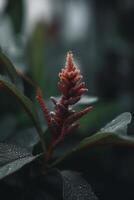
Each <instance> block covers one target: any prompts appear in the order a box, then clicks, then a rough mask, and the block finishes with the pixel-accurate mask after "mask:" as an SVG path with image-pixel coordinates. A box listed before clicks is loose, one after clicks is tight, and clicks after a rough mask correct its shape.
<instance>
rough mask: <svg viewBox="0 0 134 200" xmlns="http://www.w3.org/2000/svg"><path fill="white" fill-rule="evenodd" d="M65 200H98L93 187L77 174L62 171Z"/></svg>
mask: <svg viewBox="0 0 134 200" xmlns="http://www.w3.org/2000/svg"><path fill="white" fill-rule="evenodd" d="M61 175H62V178H63V199H64V200H76V199H79V200H98V198H97V197H96V195H95V194H94V192H93V190H92V187H91V186H90V185H89V184H88V183H87V181H86V180H85V179H84V178H83V177H82V176H81V175H80V174H79V173H77V172H73V171H62V172H61Z"/></svg>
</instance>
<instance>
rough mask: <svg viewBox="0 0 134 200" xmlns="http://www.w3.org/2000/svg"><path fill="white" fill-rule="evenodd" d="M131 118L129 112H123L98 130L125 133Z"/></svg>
mask: <svg viewBox="0 0 134 200" xmlns="http://www.w3.org/2000/svg"><path fill="white" fill-rule="evenodd" d="M131 120H132V115H131V113H129V112H125V113H123V114H121V115H119V116H118V117H116V118H115V119H114V120H112V121H111V122H110V123H108V124H107V125H106V126H105V127H103V128H102V129H101V130H100V131H101V132H110V133H117V134H121V135H126V134H127V125H128V124H130V123H131Z"/></svg>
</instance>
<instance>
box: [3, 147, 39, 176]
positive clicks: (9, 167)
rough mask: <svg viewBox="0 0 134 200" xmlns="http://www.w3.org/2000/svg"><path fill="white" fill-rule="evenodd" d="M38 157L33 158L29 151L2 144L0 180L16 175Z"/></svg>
mask: <svg viewBox="0 0 134 200" xmlns="http://www.w3.org/2000/svg"><path fill="white" fill-rule="evenodd" d="M37 157H38V156H33V155H32V154H31V152H28V151H27V149H24V148H21V147H18V146H15V145H12V144H6V143H0V179H2V178H4V177H6V176H8V175H9V174H12V173H14V172H15V171H17V170H19V169H20V168H21V167H23V166H24V165H26V164H28V163H30V162H32V161H33V160H35V159H36V158H37Z"/></svg>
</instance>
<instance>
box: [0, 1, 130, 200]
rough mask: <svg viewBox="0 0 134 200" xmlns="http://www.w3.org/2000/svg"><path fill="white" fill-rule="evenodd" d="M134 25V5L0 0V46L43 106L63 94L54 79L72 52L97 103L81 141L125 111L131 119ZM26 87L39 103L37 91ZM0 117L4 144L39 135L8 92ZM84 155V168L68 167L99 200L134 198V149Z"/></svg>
mask: <svg viewBox="0 0 134 200" xmlns="http://www.w3.org/2000/svg"><path fill="white" fill-rule="evenodd" d="M133 22H134V2H133V1H132V0H101V1H100V0H68V1H66V0H0V47H1V48H2V49H3V50H4V52H6V54H7V55H8V56H9V57H10V58H11V60H12V61H13V63H14V64H15V66H16V68H17V69H18V70H19V71H21V72H23V73H25V74H27V75H28V76H29V77H30V78H31V79H32V80H33V81H34V83H36V84H37V85H39V86H40V87H41V89H42V91H43V94H44V98H45V99H46V101H48V99H49V96H51V95H52V96H54V95H58V90H57V86H56V85H57V81H58V76H57V74H58V72H59V70H60V69H61V67H62V66H64V64H65V55H66V52H67V51H68V50H71V51H72V52H73V54H74V58H75V62H76V63H77V65H78V67H79V68H80V69H81V71H82V74H83V76H84V80H85V82H86V85H87V87H88V88H89V91H88V95H91V96H94V97H98V99H99V100H98V102H96V103H95V104H94V109H93V111H92V112H91V113H89V114H88V115H87V116H86V117H85V118H83V119H82V120H81V122H80V123H81V126H80V129H79V133H78V136H77V139H80V138H83V137H85V136H88V135H89V134H92V133H94V132H95V131H97V130H98V129H99V128H101V127H102V126H103V125H104V124H106V123H107V122H108V121H109V120H111V119H113V118H114V117H116V116H117V115H118V114H120V113H122V112H125V111H130V112H131V113H132V114H133V113H134V78H133V75H134V26H133ZM0 70H1V69H0ZM24 86H25V87H24V89H25V93H26V94H27V95H28V96H30V97H31V98H33V99H34V91H33V89H32V87H31V86H29V85H28V84H27V83H26V82H24ZM48 104H49V103H48ZM0 113H1V114H0V130H1V132H2V133H4V134H1V141H5V140H6V139H7V137H8V138H9V135H10V139H11V140H12V136H13V135H18V132H19V133H20V134H22V135H23V132H25V137H23V140H25V142H27V140H28V139H27V137H29V138H30V136H31V132H32V133H33V132H35V130H34V129H33V127H32V124H30V122H29V120H28V119H27V117H26V115H25V114H24V113H23V112H22V110H21V108H20V106H19V105H18V104H17V102H16V101H15V100H14V98H12V97H11V96H10V95H8V94H7V93H6V94H5V93H3V92H1V94H0ZM7 124H8V126H7ZM133 124H134V123H132V124H131V126H130V127H129V131H128V134H130V135H132V134H133V131H134V125H133ZM26 133H27V137H26ZM35 135H36V134H35ZM34 137H36V136H34ZM21 139H22V138H21ZM21 139H20V144H21ZM80 157H81V160H82V162H81V164H80V163H79V158H78V159H77V158H75V159H72V160H71V161H70V160H68V162H66V163H65V164H63V166H64V167H66V168H67V167H69V168H73V169H74V170H77V171H82V170H83V171H84V174H86V175H85V176H86V177H87V178H88V180H89V182H91V183H92V185H93V187H94V190H95V191H96V193H97V194H98V196H99V198H100V199H109V200H110V199H122V200H123V199H128V200H129V199H130V200H131V199H134V192H133V186H134V150H133V149H128V148H117V147H116V148H115V147H109V148H105V147H104V148H102V149H101V150H100V149H99V150H98V149H95V150H94V149H91V150H90V151H89V152H87V153H86V154H82V155H80ZM70 162H71V164H70ZM76 162H77V165H73V164H74V163H76ZM82 163H83V165H82Z"/></svg>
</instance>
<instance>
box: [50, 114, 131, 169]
mask: <svg viewBox="0 0 134 200" xmlns="http://www.w3.org/2000/svg"><path fill="white" fill-rule="evenodd" d="M130 122H131V114H130V113H128V112H126V113H123V114H121V115H119V116H118V117H117V118H115V119H114V120H113V121H112V122H110V123H109V124H108V125H106V126H105V127H104V128H102V129H101V130H100V131H99V132H97V133H95V134H94V135H92V136H89V137H86V138H85V139H83V140H82V141H81V142H80V143H79V144H78V146H76V147H74V148H73V149H71V150H69V151H68V152H66V153H65V154H64V155H63V156H62V157H60V158H59V159H57V160H56V161H55V162H54V163H53V164H52V165H51V166H53V165H55V164H57V163H59V162H60V161H62V160H64V159H65V158H66V157H67V156H69V155H71V154H72V153H74V152H77V151H79V150H83V149H86V148H90V147H94V146H98V145H123V146H133V147H134V137H130V136H127V135H124V130H125V131H126V130H127V125H128V124H129V123H130ZM102 131H103V132H102Z"/></svg>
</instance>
